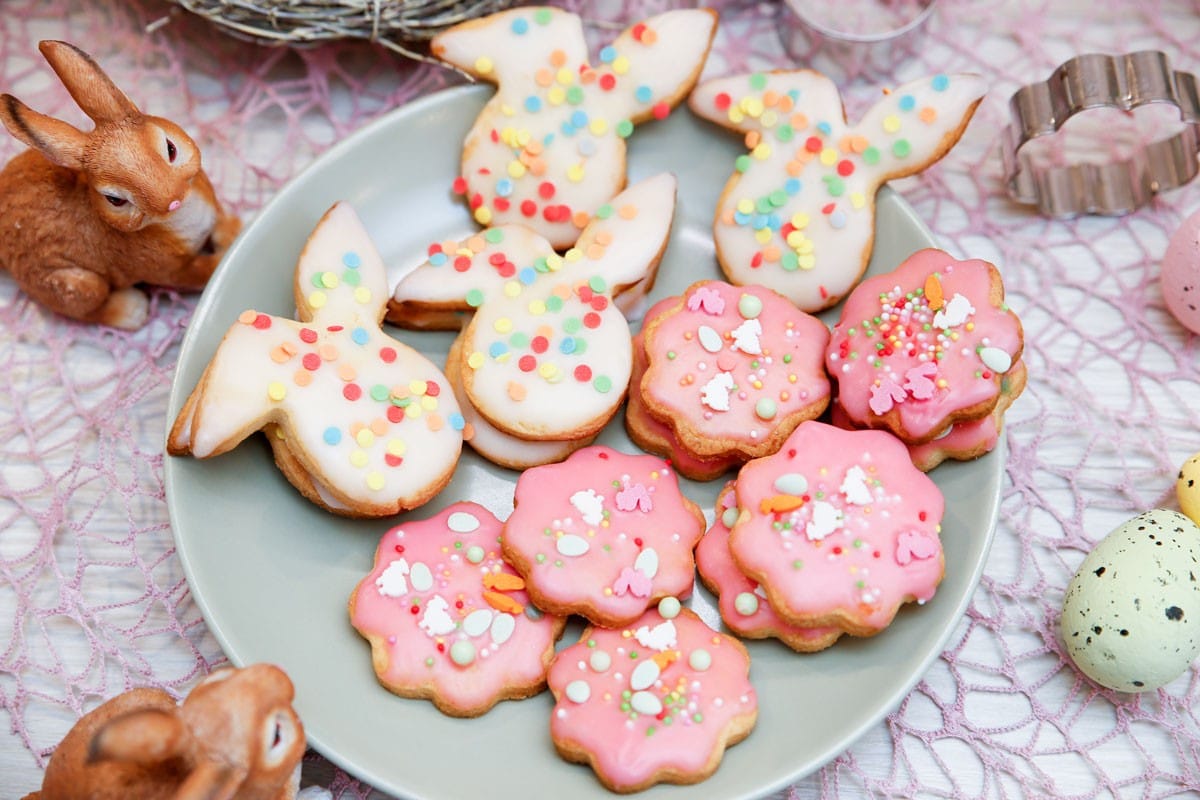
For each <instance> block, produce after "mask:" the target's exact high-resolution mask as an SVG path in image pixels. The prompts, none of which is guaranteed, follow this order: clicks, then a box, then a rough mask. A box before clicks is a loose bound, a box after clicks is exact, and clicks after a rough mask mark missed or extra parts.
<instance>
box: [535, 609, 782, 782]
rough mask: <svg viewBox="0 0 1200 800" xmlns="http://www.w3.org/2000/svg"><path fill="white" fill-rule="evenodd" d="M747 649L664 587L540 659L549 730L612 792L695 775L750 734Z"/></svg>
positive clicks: (752, 697)
mask: <svg viewBox="0 0 1200 800" xmlns="http://www.w3.org/2000/svg"><path fill="white" fill-rule="evenodd" d="M749 671H750V656H749V654H748V653H747V652H746V648H745V647H743V646H742V644H741V643H740V642H739V641H737V640H736V639H734V638H733V637H731V636H728V635H726V634H722V633H717V632H716V631H714V630H712V629H711V628H709V627H708V626H707V625H705V624H704V622H703V621H702V620H701V619H700V618H699V617H698V616H696V615H695V614H694V613H693V612H692V611H690V610H688V609H684V608H680V605H679V601H678V600H676V599H675V598H673V597H668V598H665V599H663V600H662V601H661V602H660V603H659V604H658V607H657V608H653V609H650V610H648V611H646V613H645V614H643V615H642V616H641V617H639V618H637V619H636V620H634V621H632V622H631V623H629V624H628V625H626V626H624V627H623V628H621V629H615V630H606V629H602V628H588V629H587V630H585V631H584V632H583V636H582V638H581V639H580V641H579V643H578V644H574V645H572V646H570V647H568V648H567V649H565V650H563V651H562V652H561V653H559V654H558V657H557V658H556V659H555V661H554V664H553V665H552V666H551V667H550V677H549V683H550V690H551V691H552V692H553V693H554V697H555V705H554V712H553V716H552V717H551V722H550V734H551V736H552V737H553V739H554V746H555V747H556V748H557V749H558V752H559V754H560V755H562V756H563V757H564V758H566V759H567V760H569V761H576V762H580V763H587V764H591V766H592V768H593V769H594V770H595V771H596V775H597V776H598V777H599V778H600V780H601V782H602V783H603V784H604V785H605V786H607V787H608V788H609V789H612V790H613V791H617V792H636V791H640V790H642V789H645V788H647V787H649V786H652V785H653V784H655V783H659V782H668V783H683V784H690V783H697V782H699V781H702V780H704V779H705V778H707V777H708V776H710V775H711V774H712V773H713V772H715V771H716V769H717V767H718V765H719V764H720V762H721V757H722V756H723V755H724V752H725V748H726V747H728V746H730V745H733V744H736V743H737V742H739V741H741V740H742V739H744V738H746V736H748V735H749V734H750V731H751V729H752V728H753V727H754V723H755V721H756V720H757V717H758V697H757V695H756V694H755V691H754V688H753V687H752V686H751V685H750V681H749V678H748V675H749Z"/></svg>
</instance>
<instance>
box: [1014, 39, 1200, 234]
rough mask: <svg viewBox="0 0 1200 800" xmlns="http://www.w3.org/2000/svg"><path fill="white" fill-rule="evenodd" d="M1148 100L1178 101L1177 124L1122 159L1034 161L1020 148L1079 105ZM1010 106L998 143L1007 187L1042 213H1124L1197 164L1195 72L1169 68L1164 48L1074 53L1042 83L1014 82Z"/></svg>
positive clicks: (1199, 103)
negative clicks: (1009, 121)
mask: <svg viewBox="0 0 1200 800" xmlns="http://www.w3.org/2000/svg"><path fill="white" fill-rule="evenodd" d="M1148 103H1169V104H1171V105H1174V106H1175V107H1177V108H1178V109H1179V115H1180V120H1181V121H1182V123H1183V126H1182V130H1180V131H1179V132H1178V133H1176V134H1174V135H1172V136H1170V137H1168V138H1165V139H1161V140H1158V141H1153V142H1148V143H1146V144H1145V145H1144V146H1142V147H1140V148H1139V149H1137V150H1136V151H1135V152H1134V153H1133V154H1132V155H1131V156H1130V157H1129V158H1127V159H1124V160H1120V161H1115V162H1112V163H1106V164H1095V163H1080V164H1070V165H1055V166H1048V167H1039V166H1035V165H1034V164H1033V162H1032V161H1031V159H1030V158H1029V157H1028V154H1023V153H1022V152H1021V149H1022V148H1023V147H1024V146H1025V144H1026V143H1027V142H1029V141H1030V140H1031V139H1035V138H1037V137H1039V136H1048V135H1050V134H1053V133H1055V132H1056V131H1058V129H1059V128H1061V127H1062V125H1063V123H1065V122H1066V121H1067V120H1068V119H1070V118H1071V117H1072V116H1074V115H1075V114H1078V113H1079V112H1081V111H1084V110H1086V109H1089V108H1100V107H1109V108H1118V109H1123V110H1125V111H1132V110H1133V109H1135V108H1138V107H1139V106H1143V105H1146V104H1148ZM1009 111H1010V113H1011V115H1012V124H1011V125H1010V126H1009V127H1008V128H1007V129H1006V130H1005V133H1004V147H1003V151H1004V172H1005V175H1006V177H1007V182H1008V194H1009V196H1010V197H1012V199H1013V200H1016V201H1017V202H1019V203H1029V204H1035V205H1037V207H1038V209H1039V210H1040V211H1041V212H1042V213H1043V214H1045V215H1047V216H1051V217H1069V216H1074V215H1077V214H1104V215H1119V214H1127V213H1129V212H1130V211H1133V210H1134V209H1136V208H1138V207H1139V206H1142V205H1144V204H1146V203H1147V202H1149V201H1150V199H1151V198H1152V197H1153V196H1154V195H1156V194H1158V193H1159V192H1161V191H1164V190H1167V189H1174V188H1175V187H1177V186H1182V185H1183V184H1185V183H1187V182H1188V181H1190V180H1191V179H1192V178H1194V177H1195V176H1196V173H1197V171H1200V162H1198V161H1197V158H1196V153H1197V150H1198V149H1200V146H1198V142H1200V131H1198V130H1197V127H1198V125H1200V95H1198V94H1197V90H1196V77H1195V76H1194V75H1192V74H1190V73H1187V72H1176V71H1174V70H1172V69H1171V65H1170V61H1169V60H1168V58H1167V56H1166V54H1165V53H1161V52H1159V51H1157V50H1144V51H1140V52H1137V53H1128V54H1126V55H1117V56H1110V55H1104V54H1099V53H1094V54H1088V55H1082V56H1078V57H1076V58H1073V59H1071V60H1070V61H1067V62H1066V63H1065V64H1063V65H1062V66H1060V67H1059V68H1058V69H1056V70H1054V72H1053V73H1052V74H1051V75H1050V78H1049V79H1048V80H1046V81H1045V82H1044V83H1034V84H1030V85H1028V86H1024V87H1022V88H1021V89H1019V90H1017V92H1016V93H1015V94H1014V95H1013V96H1012V99H1011V100H1010V101H1009Z"/></svg>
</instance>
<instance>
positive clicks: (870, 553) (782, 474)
mask: <svg viewBox="0 0 1200 800" xmlns="http://www.w3.org/2000/svg"><path fill="white" fill-rule="evenodd" d="M736 493H737V506H738V509H739V515H738V518H737V520H736V522H735V523H734V525H733V527H732V529H731V530H730V534H729V549H730V552H731V553H732V554H733V558H734V561H735V562H736V563H737V565H738V567H739V568H740V569H741V570H742V572H743V573H744V574H745V575H746V576H747V577H749V578H750V579H751V580H754V581H756V582H757V583H759V584H760V585H761V586H762V588H763V590H764V591H765V592H766V595H767V600H768V601H769V602H770V604H771V607H772V608H773V609H775V611H776V612H777V613H778V614H779V616H780V617H782V618H783V619H784V620H786V621H787V622H789V623H791V624H792V625H800V626H806V627H813V626H821V625H830V626H837V627H840V628H842V629H843V630H845V631H846V632H847V633H850V634H853V635H855V636H872V635H874V634H876V633H878V632H879V631H881V630H883V629H884V628H885V627H887V625H888V624H890V623H891V621H892V618H893V617H894V616H895V614H896V611H897V609H898V608H899V607H900V606H901V605H902V604H904V603H907V602H910V601H913V600H915V601H917V602H919V603H924V602H925V601H927V600H929V599H930V598H931V597H933V594H934V590H935V589H936V588H937V586H938V584H939V583H940V582H941V579H942V572H943V566H944V560H943V556H942V544H941V539H940V538H939V534H940V531H941V521H942V513H943V511H944V509H945V501H944V499H943V498H942V493H941V491H940V490H939V489H938V487H937V485H936V484H934V483H933V481H932V480H930V479H929V477H928V476H926V475H925V473H923V472H921V471H920V470H918V469H917V468H916V467H915V466H913V464H912V461H911V460H910V459H909V455H908V451H907V449H906V448H905V447H904V444H903V442H901V441H900V440H898V439H897V438H896V437H894V436H892V435H891V434H890V433H887V432H886V431H845V430H842V429H840V428H835V427H833V426H832V425H826V424H824V423H821V422H805V423H803V424H802V425H800V427H798V428H797V429H796V431H795V432H794V433H793V434H792V435H791V436H790V437H789V438H788V440H787V442H785V443H784V445H783V447H782V448H781V449H780V451H779V452H778V453H776V454H775V455H773V456H769V457H767V458H760V459H758V460H756V461H751V462H750V463H748V464H746V465H745V466H743V467H742V469H741V470H740V471H739V472H738V478H737V490H736Z"/></svg>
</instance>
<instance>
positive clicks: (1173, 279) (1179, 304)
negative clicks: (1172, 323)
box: [1161, 211, 1200, 333]
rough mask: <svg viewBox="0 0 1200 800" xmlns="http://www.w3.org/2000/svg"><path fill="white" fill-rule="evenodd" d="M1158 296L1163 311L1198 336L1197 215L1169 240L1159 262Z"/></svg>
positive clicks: (1199, 222) (1199, 243) (1199, 248)
mask: <svg viewBox="0 0 1200 800" xmlns="http://www.w3.org/2000/svg"><path fill="white" fill-rule="evenodd" d="M1161 283H1162V293H1163V300H1165V301H1166V304H1167V310H1168V311H1170V312H1171V313H1172V314H1174V315H1175V318H1176V319H1177V320H1179V323H1180V324H1181V325H1183V326H1184V327H1185V328H1187V329H1188V330H1190V331H1192V332H1193V333H1200V211H1197V212H1195V213H1193V214H1192V215H1191V216H1190V217H1188V218H1187V219H1185V220H1184V221H1183V224H1182V225H1180V226H1179V229H1178V230H1177V231H1175V233H1174V234H1173V235H1172V236H1171V241H1170V242H1169V243H1168V244H1167V250H1166V252H1165V253H1164V254H1163V259H1162V278H1161Z"/></svg>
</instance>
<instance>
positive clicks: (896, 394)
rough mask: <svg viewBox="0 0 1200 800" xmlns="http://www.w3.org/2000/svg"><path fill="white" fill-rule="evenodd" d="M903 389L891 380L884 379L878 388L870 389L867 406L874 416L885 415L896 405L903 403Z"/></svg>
mask: <svg viewBox="0 0 1200 800" xmlns="http://www.w3.org/2000/svg"><path fill="white" fill-rule="evenodd" d="M905 397H906V395H905V394H904V389H903V388H901V387H900V385H899V384H898V383H896V382H895V381H894V380H892V379H891V378H884V379H883V381H882V382H881V383H880V384H879V385H878V386H872V387H871V399H870V400H869V401H868V402H867V405H869V406H870V407H871V411H873V412H875V413H876V414H886V413H887V412H889V411H891V410H892V406H894V405H895V404H896V403H903V402H904V398H905Z"/></svg>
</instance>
